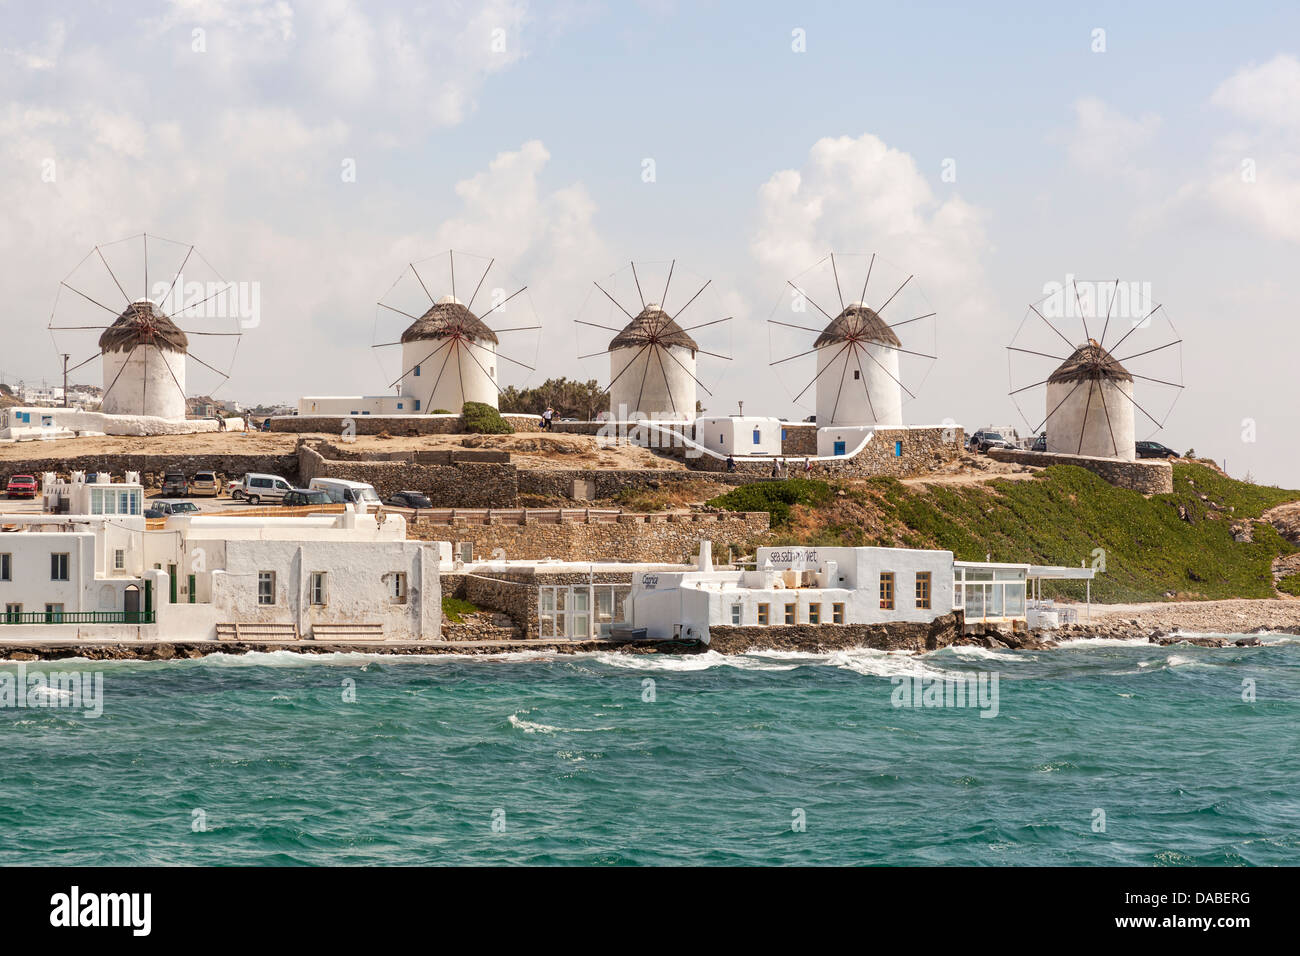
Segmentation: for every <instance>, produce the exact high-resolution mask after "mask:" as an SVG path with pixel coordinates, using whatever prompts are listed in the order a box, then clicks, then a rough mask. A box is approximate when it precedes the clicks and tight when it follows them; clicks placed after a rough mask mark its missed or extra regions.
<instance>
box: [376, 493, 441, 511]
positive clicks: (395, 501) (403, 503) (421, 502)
mask: <svg viewBox="0 0 1300 956" xmlns="http://www.w3.org/2000/svg"><path fill="white" fill-rule="evenodd" d="M384 504H388V505H392V506H393V507H394V508H432V507H433V502H432V501H430V500H429V499H428V497H427V496H426V495H422V494H420V493H419V492H418V491H398V492H394V493H393V494H391V495H389V496H388V500H387V501H385V502H384Z"/></svg>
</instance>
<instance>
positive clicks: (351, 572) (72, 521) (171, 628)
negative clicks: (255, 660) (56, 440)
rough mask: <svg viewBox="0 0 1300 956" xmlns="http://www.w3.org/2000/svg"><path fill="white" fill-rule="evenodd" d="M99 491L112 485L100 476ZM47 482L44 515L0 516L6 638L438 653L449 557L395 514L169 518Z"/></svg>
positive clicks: (129, 494)
mask: <svg viewBox="0 0 1300 956" xmlns="http://www.w3.org/2000/svg"><path fill="white" fill-rule="evenodd" d="M105 477H107V476H105ZM127 478H128V480H127V481H125V482H114V483H110V482H108V481H106V480H100V481H98V482H95V483H87V482H86V481H85V480H84V478H83V476H82V475H81V474H80V473H74V475H73V480H72V481H70V482H62V481H58V480H56V479H55V477H54V476H53V475H52V474H47V475H46V476H45V480H44V485H43V498H44V504H45V508H46V512H47V513H45V514H30V513H21V514H0V527H2V528H3V529H4V531H3V533H0V603H2V604H3V607H4V613H3V615H2V616H0V637H4V638H7V639H13V638H15V637H17V636H19V635H21V636H22V637H23V638H59V639H63V640H68V639H74V640H88V639H98V640H110V639H116V640H122V639H135V638H139V639H165V640H169V641H184V640H209V639H215V638H218V637H236V636H238V637H242V638H245V639H249V640H275V639H283V640H296V639H310V638H315V639H317V640H351V639H363V638H364V639H397V640H436V639H437V638H438V636H439V633H440V627H441V619H442V613H441V588H440V584H439V576H438V565H439V562H440V560H441V559H442V558H443V557H444V552H446V556H448V557H449V549H448V548H447V546H446V545H439V544H438V543H433V542H425V541H416V540H408V539H407V537H406V522H405V520H404V519H403V518H402V517H401V516H400V515H396V514H386V515H380V516H376V515H370V514H366V513H365V512H364V511H359V510H358V509H355V508H348V509H347V510H345V511H343V512H342V513H339V514H322V515H306V516H295V517H285V518H278V517H277V518H248V517H221V516H215V515H214V516H198V517H183V516H173V517H170V518H168V519H166V521H165V523H163V524H162V526H161V527H151V526H150V522H148V521H146V519H145V518H144V516H143V499H144V489H143V488H142V487H141V485H140V483H139V480H138V476H136V475H133V474H128V475H127Z"/></svg>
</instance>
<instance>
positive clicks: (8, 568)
mask: <svg viewBox="0 0 1300 956" xmlns="http://www.w3.org/2000/svg"><path fill="white" fill-rule="evenodd" d="M13 564H14V556H13V555H12V554H0V581H12V580H13V579H14V578H13Z"/></svg>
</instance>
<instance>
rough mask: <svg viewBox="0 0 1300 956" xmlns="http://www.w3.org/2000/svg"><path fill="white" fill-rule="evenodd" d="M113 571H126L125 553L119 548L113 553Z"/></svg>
mask: <svg viewBox="0 0 1300 956" xmlns="http://www.w3.org/2000/svg"><path fill="white" fill-rule="evenodd" d="M113 570H114V571H125V570H126V552H125V551H123V550H122V549H121V548H118V549H116V550H115V551H114V552H113Z"/></svg>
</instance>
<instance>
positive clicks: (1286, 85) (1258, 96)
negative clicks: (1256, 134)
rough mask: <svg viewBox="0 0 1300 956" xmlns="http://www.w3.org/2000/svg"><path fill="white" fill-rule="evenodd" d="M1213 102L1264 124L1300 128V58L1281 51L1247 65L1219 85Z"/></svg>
mask: <svg viewBox="0 0 1300 956" xmlns="http://www.w3.org/2000/svg"><path fill="white" fill-rule="evenodd" d="M1210 102H1211V103H1213V104H1214V105H1215V106H1221V107H1223V108H1224V109H1227V110H1231V111H1232V112H1233V113H1234V114H1236V115H1237V116H1238V117H1240V118H1242V119H1246V120H1250V121H1251V122H1253V123H1257V124H1258V125H1260V126H1263V127H1279V128H1286V129H1293V130H1300V60H1298V59H1296V58H1295V57H1294V56H1287V55H1278V56H1276V57H1274V58H1273V59H1271V60H1269V61H1268V62H1267V63H1264V64H1261V65H1259V66H1256V65H1255V64H1253V63H1252V64H1251V65H1250V66H1247V67H1243V68H1242V69H1240V70H1238V71H1237V72H1236V73H1234V74H1233V75H1232V76H1230V77H1228V79H1226V80H1224V81H1223V83H1221V84H1220V85H1219V87H1218V89H1216V90H1215V91H1214V94H1213V95H1212V96H1211V97H1210Z"/></svg>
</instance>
